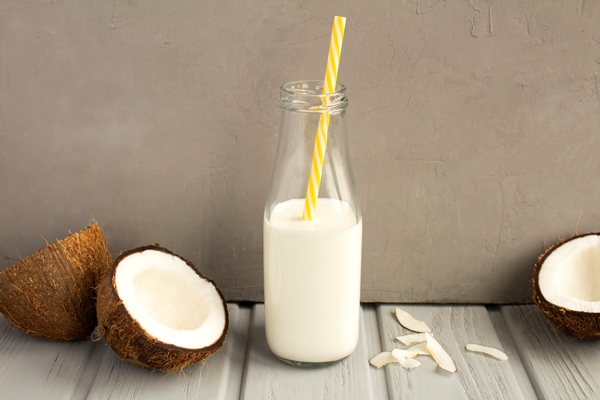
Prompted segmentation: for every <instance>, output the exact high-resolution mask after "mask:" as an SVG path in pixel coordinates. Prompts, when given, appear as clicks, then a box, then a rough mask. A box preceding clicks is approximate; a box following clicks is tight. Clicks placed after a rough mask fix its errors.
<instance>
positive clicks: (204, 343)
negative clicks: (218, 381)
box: [97, 245, 229, 372]
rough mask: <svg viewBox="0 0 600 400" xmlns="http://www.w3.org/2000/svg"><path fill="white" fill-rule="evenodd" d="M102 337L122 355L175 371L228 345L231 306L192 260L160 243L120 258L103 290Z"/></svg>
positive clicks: (100, 292) (100, 309)
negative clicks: (228, 310)
mask: <svg viewBox="0 0 600 400" xmlns="http://www.w3.org/2000/svg"><path fill="white" fill-rule="evenodd" d="M97 312H98V324H99V327H100V333H101V335H102V336H103V337H104V339H105V340H106V342H107V343H108V344H109V345H110V346H111V347H112V348H113V350H114V351H115V352H116V353H117V355H118V356H119V357H121V358H122V359H124V360H126V361H129V362H132V363H134V364H136V365H138V366H141V367H145V368H151V369H153V370H158V371H164V372H174V371H180V370H182V369H183V368H185V367H186V366H188V365H190V364H193V363H195V362H198V361H200V360H203V359H205V358H207V357H209V356H210V355H212V354H213V353H214V352H216V351H217V350H218V349H219V348H220V347H221V346H222V345H223V344H224V343H225V338H226V336H227V330H228V327H229V319H228V312H227V305H226V303H225V299H224V297H223V295H222V294H221V292H220V291H219V289H218V288H217V287H216V285H215V284H214V283H213V282H212V281H211V280H209V279H207V278H206V277H204V276H202V275H201V274H200V273H199V272H198V271H197V270H196V269H195V267H194V266H193V265H192V263H191V262H189V261H187V260H185V259H183V258H181V257H179V256H178V255H176V254H174V253H172V252H171V251H169V250H167V249H165V248H162V247H160V246H158V245H150V246H145V247H140V248H136V249H132V250H129V251H127V252H124V253H122V254H121V255H119V256H118V257H117V258H116V259H115V261H114V263H113V265H112V267H111V269H110V270H109V272H108V274H106V276H105V278H104V279H103V280H102V282H101V284H100V287H99V288H98V301H97Z"/></svg>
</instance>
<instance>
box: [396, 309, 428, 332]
mask: <svg viewBox="0 0 600 400" xmlns="http://www.w3.org/2000/svg"><path fill="white" fill-rule="evenodd" d="M396 318H398V322H400V325H402V326H403V327H405V328H406V329H408V330H411V331H413V332H421V333H423V332H431V329H429V327H428V326H427V324H426V323H425V322H423V321H420V320H418V319H416V318H415V317H413V316H412V315H410V314H409V313H408V312H406V311H404V310H402V309H401V308H398V307H396Z"/></svg>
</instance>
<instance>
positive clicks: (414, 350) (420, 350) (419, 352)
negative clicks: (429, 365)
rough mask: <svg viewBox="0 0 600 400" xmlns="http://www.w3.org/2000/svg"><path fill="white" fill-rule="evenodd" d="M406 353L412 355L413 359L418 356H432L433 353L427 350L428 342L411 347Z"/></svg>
mask: <svg viewBox="0 0 600 400" xmlns="http://www.w3.org/2000/svg"><path fill="white" fill-rule="evenodd" d="M406 351H407V352H408V353H409V354H411V355H412V357H416V356H431V352H430V351H429V349H428V348H427V342H423V343H418V344H415V345H414V346H411V347H409V348H408V349H406Z"/></svg>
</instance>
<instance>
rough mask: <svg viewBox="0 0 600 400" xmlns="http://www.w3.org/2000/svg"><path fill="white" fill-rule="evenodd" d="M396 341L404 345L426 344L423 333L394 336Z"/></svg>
mask: <svg viewBox="0 0 600 400" xmlns="http://www.w3.org/2000/svg"><path fill="white" fill-rule="evenodd" d="M396 340H398V341H400V342H402V343H404V344H405V345H409V344H413V343H422V342H426V341H427V338H426V337H425V334H424V333H409V334H408V335H403V336H396Z"/></svg>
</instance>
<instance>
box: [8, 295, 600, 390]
mask: <svg viewBox="0 0 600 400" xmlns="http://www.w3.org/2000/svg"><path fill="white" fill-rule="evenodd" d="M399 306H400V307H401V308H403V309H405V310H406V311H408V312H410V313H411V314H413V315H414V316H415V317H416V318H418V319H421V320H424V321H425V322H426V323H427V324H428V325H429V326H430V327H431V329H432V332H433V334H434V336H435V337H436V339H437V340H438V341H439V342H440V343H441V344H442V345H443V346H444V348H446V350H447V351H448V352H449V353H450V354H451V355H452V357H453V358H454V360H455V362H456V365H457V367H458V372H457V373H455V374H451V373H447V372H445V371H442V370H440V369H439V368H438V367H437V366H436V365H435V363H434V362H433V361H432V360H431V359H430V358H429V357H425V356H422V357H419V360H420V361H422V363H423V364H422V365H421V366H419V367H417V368H415V369H412V370H409V371H407V370H404V369H403V368H402V367H401V366H400V365H398V364H393V365H388V366H385V367H383V368H381V369H377V368H374V367H373V366H371V365H370V364H369V363H368V360H369V358H371V357H372V356H373V355H374V354H376V353H378V352H380V351H382V350H391V349H393V348H405V347H406V346H404V345H403V344H402V343H400V342H398V341H397V340H394V338H395V337H396V336H398V335H401V334H404V333H408V331H407V330H406V329H404V328H403V327H401V326H400V325H399V324H398V322H397V321H396V319H395V317H394V315H393V310H394V309H395V307H396V305H387V304H386V305H372V304H364V305H363V307H362V312H361V331H360V332H361V337H360V341H359V344H358V347H357V349H356V351H355V352H354V353H353V354H352V355H351V356H350V357H349V358H347V359H346V360H344V361H343V362H341V363H338V364H336V365H333V366H330V367H328V368H322V369H313V370H303V369H298V368H294V367H291V366H288V365H286V364H283V363H282V362H280V361H278V360H277V359H276V358H275V357H274V356H273V355H272V354H271V353H270V351H269V349H268V346H267V344H266V340H265V334H264V307H263V305H262V304H255V305H251V304H229V310H230V318H231V321H230V322H231V323H230V331H229V335H228V340H227V343H226V344H225V346H224V347H223V348H222V349H221V350H220V351H219V352H218V353H217V354H215V355H214V356H212V357H211V358H209V359H208V360H207V361H206V362H205V363H200V364H197V365H194V366H191V367H189V368H187V369H186V370H185V371H184V372H183V373H180V374H173V375H168V376H165V375H163V374H161V373H154V372H151V371H149V370H144V369H141V368H138V367H136V366H133V365H130V364H128V363H126V362H124V361H121V360H119V359H118V358H117V357H116V356H115V354H114V352H113V351H112V350H111V349H110V348H109V347H108V346H106V345H105V344H104V342H103V341H96V342H92V341H83V342H79V343H52V342H47V341H44V340H41V339H37V338H35V337H32V336H29V335H26V334H24V333H22V332H20V331H17V330H16V329H14V328H13V327H12V326H11V325H10V324H9V323H8V322H7V321H6V320H4V319H3V318H0V399H3V400H4V399H9V400H12V399H50V400H52V399H94V400H100V399H170V398H172V399H223V400H230V399H238V398H239V399H245V400H253V399H388V398H389V399H458V400H461V399H503V400H504V399H527V400H528V399H538V398H539V399H557V400H559V399H560V400H563V399H600V342H587V341H581V340H578V339H574V338H572V337H571V336H568V335H566V334H563V333H560V332H556V331H555V330H554V329H553V328H552V326H551V325H550V324H549V323H548V322H547V321H546V320H545V319H544V317H543V316H542V314H541V313H540V312H539V311H538V309H537V307H535V306H501V307H497V306H492V307H485V306H476V305H473V306H462V305H461V306H453V305H399ZM467 343H479V344H484V345H490V346H494V347H498V348H501V349H503V350H504V351H505V352H506V353H507V354H508V356H509V359H508V360H507V361H499V360H496V359H494V358H491V357H488V356H486V355H482V354H476V353H471V352H467V351H466V350H465V345H466V344H467Z"/></svg>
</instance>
